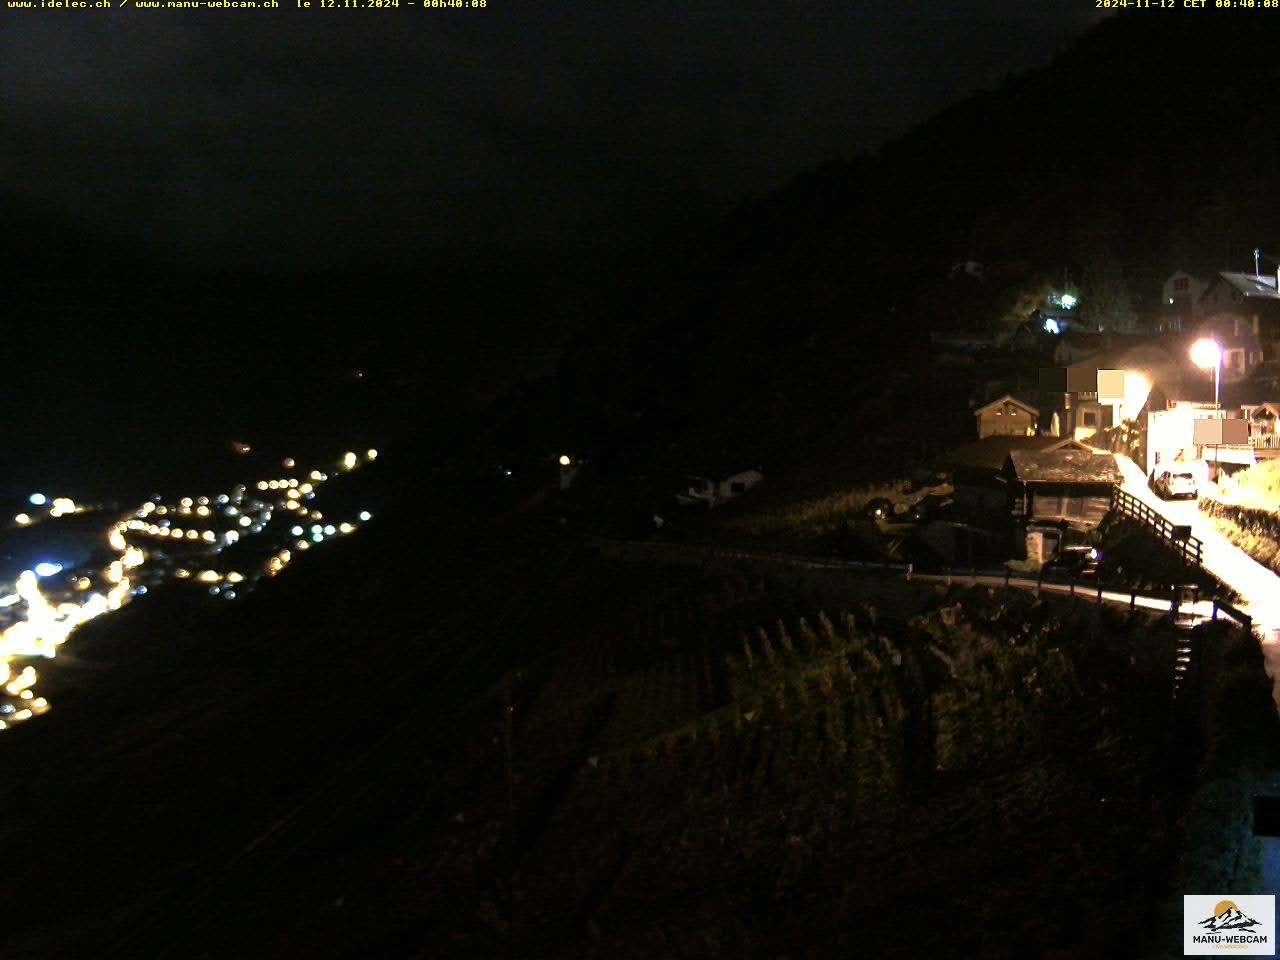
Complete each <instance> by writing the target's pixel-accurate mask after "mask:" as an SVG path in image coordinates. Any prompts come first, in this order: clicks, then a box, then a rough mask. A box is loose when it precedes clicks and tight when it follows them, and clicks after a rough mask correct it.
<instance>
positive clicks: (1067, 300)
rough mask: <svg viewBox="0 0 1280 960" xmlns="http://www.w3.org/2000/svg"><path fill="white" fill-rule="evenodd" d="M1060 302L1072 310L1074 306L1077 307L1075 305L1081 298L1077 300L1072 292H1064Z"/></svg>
mask: <svg viewBox="0 0 1280 960" xmlns="http://www.w3.org/2000/svg"><path fill="white" fill-rule="evenodd" d="M1059 302H1060V303H1061V304H1062V305H1063V306H1064V307H1066V308H1067V309H1068V310H1071V309H1072V308H1074V307H1075V305H1076V304H1077V303H1079V302H1080V301H1079V300H1077V299H1076V298H1075V297H1073V296H1072V295H1071V294H1069V293H1064V294H1063V295H1062V299H1061V300H1060V301H1059Z"/></svg>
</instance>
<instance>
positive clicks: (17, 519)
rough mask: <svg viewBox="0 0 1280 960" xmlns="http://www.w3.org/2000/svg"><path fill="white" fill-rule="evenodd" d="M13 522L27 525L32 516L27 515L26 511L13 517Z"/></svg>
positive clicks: (21, 525)
mask: <svg viewBox="0 0 1280 960" xmlns="http://www.w3.org/2000/svg"><path fill="white" fill-rule="evenodd" d="M13 522H14V523H16V524H17V525H18V526H20V527H25V526H26V525H27V524H28V523H30V522H31V518H30V517H29V516H27V515H26V514H25V513H20V514H18V515H17V516H16V517H14V518H13Z"/></svg>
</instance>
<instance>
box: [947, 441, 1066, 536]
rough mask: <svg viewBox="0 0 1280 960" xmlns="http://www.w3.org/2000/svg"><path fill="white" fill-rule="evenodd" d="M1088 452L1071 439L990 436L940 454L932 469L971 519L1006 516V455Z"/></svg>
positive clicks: (1007, 491) (1007, 505)
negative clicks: (941, 476)
mask: <svg viewBox="0 0 1280 960" xmlns="http://www.w3.org/2000/svg"><path fill="white" fill-rule="evenodd" d="M1089 449H1090V448H1089V447H1087V446H1085V445H1084V444H1083V443H1080V442H1079V441H1077V440H1074V439H1072V438H1071V437H1045V436H1034V437H1026V436H1021V437H1020V436H993V437H984V438H982V439H980V440H975V441H974V442H972V443H966V444H965V445H964V446H961V447H956V448H955V449H953V450H948V451H947V452H945V453H942V454H940V455H939V456H938V457H937V458H936V459H935V460H934V466H935V468H936V469H938V470H939V471H941V472H942V473H945V474H948V475H949V476H950V477H951V485H952V488H953V489H954V494H953V497H954V499H955V502H956V506H957V507H959V508H960V509H962V510H964V511H966V512H967V513H969V514H971V515H975V516H984V515H985V516H988V517H996V516H1004V517H1007V516H1008V514H1009V485H1008V481H1007V479H1005V478H1004V477H1003V476H1002V470H1003V468H1004V465H1005V461H1006V460H1008V458H1009V454H1010V453H1012V452H1014V451H1029V452H1031V451H1034V452H1054V451H1060V450H1075V451H1077V452H1088V451H1089Z"/></svg>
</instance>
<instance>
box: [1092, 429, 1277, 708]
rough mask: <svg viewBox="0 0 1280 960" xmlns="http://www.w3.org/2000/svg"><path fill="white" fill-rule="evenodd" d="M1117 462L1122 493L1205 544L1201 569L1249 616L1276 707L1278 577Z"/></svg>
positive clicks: (1132, 466) (1137, 471)
mask: <svg viewBox="0 0 1280 960" xmlns="http://www.w3.org/2000/svg"><path fill="white" fill-rule="evenodd" d="M1116 463H1117V464H1118V465H1119V467H1120V472H1121V473H1122V474H1124V489H1125V491H1126V492H1128V493H1130V494H1132V495H1133V496H1134V497H1137V498H1138V499H1139V500H1141V501H1142V502H1143V503H1146V504H1147V505H1149V506H1150V507H1151V508H1152V509H1154V510H1156V511H1157V512H1159V513H1161V514H1163V515H1164V516H1165V517H1166V518H1168V520H1169V521H1170V522H1172V523H1176V524H1180V525H1189V526H1190V527H1191V533H1192V535H1193V536H1196V537H1199V538H1200V540H1201V541H1203V543H1204V547H1203V550H1202V553H1201V563H1202V565H1203V566H1204V568H1205V569H1206V570H1208V571H1209V572H1210V573H1211V574H1213V575H1214V576H1215V577H1217V578H1218V579H1219V580H1221V581H1222V582H1223V583H1225V584H1226V585H1227V586H1229V587H1230V588H1231V589H1233V590H1234V591H1236V593H1238V594H1239V595H1240V597H1241V603H1240V607H1241V609H1242V610H1243V611H1244V612H1245V613H1247V614H1249V616H1251V617H1252V618H1253V623H1254V628H1255V630H1256V631H1257V633H1258V636H1259V638H1260V639H1261V641H1262V650H1263V654H1264V655H1265V657H1266V661H1267V674H1268V676H1270V677H1271V680H1272V697H1273V698H1274V699H1275V701H1276V705H1277V707H1278V708H1280V577H1278V576H1276V574H1275V573H1273V572H1272V571H1271V570H1269V569H1267V568H1266V567H1264V566H1263V565H1262V564H1260V563H1258V562H1257V561H1256V560H1254V559H1253V558H1252V557H1250V556H1249V555H1248V554H1247V553H1245V552H1244V551H1243V550H1241V549H1240V548H1239V547H1237V546H1236V545H1235V544H1233V543H1232V542H1231V541H1230V540H1228V539H1227V538H1226V537H1224V536H1223V535H1222V534H1221V533H1220V532H1219V531H1218V528H1217V527H1216V526H1215V525H1214V522H1213V520H1212V518H1210V517H1207V516H1205V515H1204V514H1203V513H1201V512H1200V509H1199V507H1198V506H1197V505H1196V502H1195V501H1194V500H1180V501H1167V500H1162V499H1160V497H1158V496H1156V495H1155V493H1153V492H1152V491H1151V489H1150V488H1149V487H1148V486H1147V477H1146V474H1144V473H1143V472H1142V468H1141V467H1139V466H1138V465H1137V464H1136V463H1134V462H1133V461H1132V460H1130V459H1129V458H1128V457H1126V456H1124V455H1123V454H1116Z"/></svg>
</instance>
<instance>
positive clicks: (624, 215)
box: [0, 0, 1096, 272]
mask: <svg viewBox="0 0 1280 960" xmlns="http://www.w3.org/2000/svg"><path fill="white" fill-rule="evenodd" d="M1095 19H1096V16H1095V13H1094V11H1093V9H1092V4H1087V3H1081V2H1074V0H1072V2H1058V3H1051V4H1045V3H1034V4H1028V3H1025V2H1019V0H967V2H954V3H947V4H940V3H936V2H921V0H915V2H906V3H898V2H895V3H870V2H865V0H853V2H848V0H846V2H833V0H822V2H817V3H806V4H779V3H775V2H772V0H770V2H767V3H765V2H756V0H745V2H744V0H733V2H725V0H713V2H709V3H708V2H702V3H697V4H687V3H665V2H658V3H647V4H627V5H619V4H607V5H606V4H599V5H589V4H581V3H565V2H560V0H552V2H539V3H530V2H527V0H523V2H517V0H491V2H490V3H489V5H488V8H487V9H486V10H484V11H470V10H467V11H435V12H425V11H422V10H416V11H410V10H408V9H406V8H402V9H400V10H398V11H389V12H383V13H377V12H373V11H341V10H336V11H300V10H283V11H279V12H275V13H271V12H268V11H257V12H251V11H201V12H195V11H181V12H179V11H173V12H161V11H141V10H134V11H129V10H128V9H127V8H126V9H125V10H120V11H116V12H115V13H114V15H113V16H110V17H106V16H103V15H101V14H99V15H89V14H87V13H64V14H63V15H61V16H58V15H53V12H52V11H43V12H39V13H34V14H21V15H19V14H12V15H6V17H5V22H4V23H3V25H2V27H0V62H3V63H4V64H5V71H4V73H5V76H4V80H3V86H0V130H3V131H4V140H5V141H6V143H7V149H6V150H5V151H4V153H3V160H0V162H2V163H3V168H2V170H3V175H4V176H3V179H2V181H0V182H3V184H4V185H5V189H6V190H9V191H12V193H13V195H15V196H16V197H19V198H21V199H22V200H23V201H26V202H29V203H30V204H33V205H37V206H38V207H40V208H42V209H44V208H47V209H52V210H56V211H58V212H61V213H67V214H70V215H72V216H73V217H75V218H77V219H83V220H86V221H89V222H91V223H93V224H95V225H98V226H101V227H104V228H106V229H108V230H109V231H110V232H111V233H113V234H118V235H119V236H121V237H122V238H130V237H134V238H139V239H147V240H159V241H161V242H162V243H164V244H166V245H176V246H177V247H178V248H181V249H185V250H190V251H193V252H197V253H200V254H205V253H209V254H212V255H213V256H214V257H215V258H216V259H217V260H218V261H219V262H229V263H236V262H243V261H248V262H252V263H254V264H257V265H262V264H271V265H274V264H282V265H286V266H288V265H294V264H297V263H316V262H326V261H331V260H340V259H341V258H343V257H349V256H351V255H353V254H354V255H357V256H366V255H368V254H369V252H370V250H371V247H374V246H376V245H381V246H382V247H383V248H384V249H387V251H388V253H390V250H391V248H392V247H393V245H394V246H395V248H397V249H401V250H403V245H411V248H412V249H413V250H414V251H415V252H418V251H427V250H433V251H437V252H440V253H442V254H443V255H445V256H447V257H466V258H473V259H474V258H481V259H482V260H484V261H488V262H494V261H496V260H498V259H499V258H503V259H505V258H514V259H515V260H516V261H518V262H523V263H531V264H535V265H537V266H538V267H540V268H547V269H551V270H558V271H565V272H574V271H579V270H581V269H583V268H584V267H585V268H591V267H594V266H596V265H597V264H608V263H612V262H613V261H614V260H615V259H619V258H625V257H627V256H628V255H630V254H631V252H632V251H634V250H636V249H640V248H644V247H646V246H649V245H653V244H655V243H656V244H658V245H666V244H671V243H678V242H679V241H680V239H681V238H683V237H684V236H685V231H686V230H687V229H688V228H689V227H691V226H692V225H695V224H697V223H700V222H703V221H704V220H705V218H706V217H707V216H708V215H710V214H714V213H715V212H718V211H720V210H722V209H724V208H725V207H726V205H728V204H730V203H732V202H733V201H735V200H737V199H739V198H741V197H744V196H749V195H753V194H757V193H759V192H762V191H767V190H769V189H771V188H773V187H775V186H777V185H779V184H781V183H782V182H784V181H785V180H786V179H787V178H789V177H790V176H792V175H794V174H796V173H799V172H801V171H803V170H805V169H810V168H812V167H814V166H816V165H817V164H819V163H821V162H823V161H826V160H829V159H831V158H833V157H835V156H838V155H844V156H848V155H850V154H853V153H857V152H859V151H862V150H865V149H868V148H873V147H875V146H876V145H877V144H878V143H880V142H881V141H883V140H884V139H885V138H886V137H889V136H894V135H896V134H899V133H901V132H903V131H905V130H906V129H907V128H909V127H910V126H911V125H912V124H913V123H915V122H918V121H919V120H921V119H923V118H925V117H927V116H928V115H929V114H930V113H931V112H932V111H934V110H935V109H937V108H938V107H940V106H942V105H944V104H946V103H948V102H951V101H954V100H957V99H959V98H961V97H962V96H964V95H966V94H967V93H969V92H972V91H973V90H976V89H979V88H981V87H984V86H991V85H994V84H997V83H999V81H1000V80H1001V79H1002V78H1003V77H1004V75H1005V74H1006V73H1009V72H1013V71H1018V70H1022V69H1025V68H1027V67H1030V66H1033V65H1036V64H1038V63H1041V62H1043V61H1045V60H1046V59H1047V58H1048V57H1049V56H1050V55H1051V53H1052V52H1053V50H1054V49H1055V48H1057V47H1058V46H1060V45H1061V44H1062V43H1064V42H1065V41H1067V40H1068V39H1070V38H1071V37H1072V36H1074V35H1075V34H1077V33H1078V32H1080V31H1081V30H1082V29H1084V28H1085V27H1086V26H1087V25H1088V24H1089V23H1090V22H1091V21H1094V20H1095ZM495 265H496V264H495Z"/></svg>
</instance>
